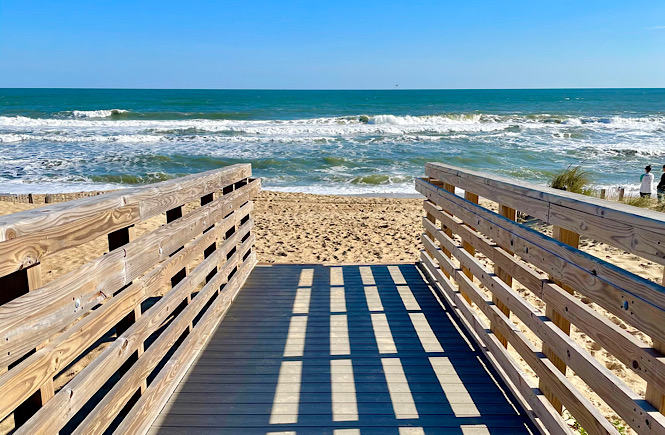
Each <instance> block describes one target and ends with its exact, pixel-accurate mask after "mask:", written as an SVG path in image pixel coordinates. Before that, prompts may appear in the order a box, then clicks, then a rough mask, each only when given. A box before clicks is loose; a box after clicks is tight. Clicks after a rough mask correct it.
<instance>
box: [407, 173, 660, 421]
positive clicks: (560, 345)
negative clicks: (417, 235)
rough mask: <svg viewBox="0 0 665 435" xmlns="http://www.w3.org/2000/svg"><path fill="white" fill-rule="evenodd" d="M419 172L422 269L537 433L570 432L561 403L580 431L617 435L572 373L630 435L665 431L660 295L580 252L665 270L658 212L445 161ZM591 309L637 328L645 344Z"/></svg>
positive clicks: (637, 279) (653, 287)
mask: <svg viewBox="0 0 665 435" xmlns="http://www.w3.org/2000/svg"><path fill="white" fill-rule="evenodd" d="M425 174H426V176H427V178H426V179H418V180H417V181H416V189H417V190H418V191H419V192H420V193H422V194H423V195H424V196H425V197H426V198H427V199H426V201H425V203H424V208H425V211H426V217H425V218H423V225H424V228H425V233H424V234H423V237H422V240H423V243H424V246H425V250H424V251H423V252H422V256H421V259H422V263H423V266H424V269H425V270H426V272H427V274H428V275H429V276H430V278H431V279H432V280H433V281H434V284H435V286H436V288H437V289H438V291H439V293H440V294H441V295H442V296H443V297H444V298H445V299H446V300H447V301H448V302H449V303H450V304H451V305H452V306H454V308H455V310H456V312H457V314H458V316H459V317H460V318H461V319H462V320H463V322H464V323H466V325H467V327H468V328H469V329H470V330H472V331H475V333H476V338H477V340H478V341H479V343H480V345H481V347H482V348H483V349H484V350H485V351H486V354H487V355H488V358H489V360H490V361H491V362H492V363H493V365H494V366H495V367H496V368H497V370H498V371H499V373H500V374H501V376H502V377H503V378H504V380H506V382H507V383H508V384H509V385H510V386H511V388H512V389H513V391H514V392H515V393H516V395H518V397H520V398H521V399H522V401H523V403H524V404H525V406H527V407H528V408H530V409H531V411H532V416H533V417H534V421H536V422H537V424H539V425H540V426H541V428H542V429H543V431H544V432H549V433H566V432H569V429H568V427H567V425H566V423H565V422H564V421H563V420H562V418H561V417H560V415H559V414H560V413H561V410H562V407H565V408H566V409H567V410H568V411H569V412H570V413H571V414H572V416H573V417H574V418H575V419H576V420H577V422H578V423H579V424H580V425H581V426H582V427H583V428H584V429H585V430H586V431H587V433H590V434H602V433H613V434H616V433H618V431H617V428H616V427H615V426H614V425H613V424H612V423H610V422H608V420H607V419H606V418H604V416H603V415H602V414H601V413H600V411H599V410H598V409H596V408H595V407H594V406H593V405H592V404H591V403H590V401H589V400H588V398H587V397H585V394H584V392H583V391H580V390H579V389H577V388H576V387H575V386H574V385H573V383H572V382H571V381H570V380H569V379H568V378H567V377H566V375H565V373H566V371H567V369H570V370H572V371H573V372H574V373H575V374H576V375H577V376H579V378H581V379H582V380H583V381H584V382H585V383H586V384H587V385H588V386H589V387H590V388H591V389H592V390H593V391H594V392H595V393H596V394H597V395H598V396H599V397H600V398H601V399H602V400H603V401H604V402H606V403H607V404H608V405H609V406H610V407H611V408H612V409H613V410H614V411H615V412H616V414H617V415H619V416H620V417H621V418H622V419H623V420H624V421H625V422H626V423H627V424H628V425H629V426H630V427H632V428H633V429H634V430H635V431H636V432H637V433H650V434H664V433H665V416H664V415H663V414H662V412H663V411H665V401H664V396H663V393H665V357H664V356H663V353H664V352H665V344H664V343H665V288H663V287H662V286H661V285H659V284H658V283H654V282H651V281H649V280H647V279H644V278H642V277H639V276H637V275H635V274H633V273H631V272H628V271H626V270H624V269H622V268H620V267H618V266H616V265H613V264H611V263H609V262H607V261H605V260H603V259H600V258H597V257H594V256H591V255H589V254H586V253H584V252H582V251H581V250H579V249H578V243H579V239H580V235H582V236H585V237H588V238H590V239H593V240H597V241H600V242H603V243H606V244H609V245H612V246H615V247H617V248H620V249H621V250H624V251H627V252H630V253H632V254H635V255H638V256H640V257H643V258H645V259H647V260H649V261H652V262H655V263H657V264H661V265H662V264H665V219H664V218H663V216H664V215H663V214H662V213H657V212H653V211H650V210H645V209H638V208H635V207H629V206H626V205H623V204H619V203H613V202H608V201H603V200H601V199H597V198H591V197H586V196H582V195H578V194H573V193H567V192H563V191H559V190H554V189H549V188H543V187H540V186H535V185H530V184H527V183H520V182H517V181H514V180H509V179H505V178H500V177H495V176H490V175H488V174H483V173H478V172H473V171H467V170H464V169H460V168H456V167H452V166H448V165H444V164H434V163H428V164H427V165H426V167H425ZM456 187H457V188H460V189H463V190H464V192H465V193H464V197H463V198H462V197H460V196H458V195H456V194H455V188H456ZM479 197H482V198H485V199H487V200H489V201H493V202H494V203H496V205H497V208H498V209H497V212H495V211H492V210H490V209H489V208H486V207H485V206H483V205H479ZM518 211H519V212H521V213H524V214H528V215H530V216H533V217H535V218H537V219H539V220H541V221H542V222H543V223H545V224H548V225H553V230H552V236H548V235H546V234H545V233H543V232H540V231H536V230H535V229H533V228H530V227H527V226H525V225H523V224H520V223H518V222H516V212H518ZM476 253H478V254H482V256H483V257H485V258H486V259H487V260H489V265H487V264H486V263H484V262H483V261H481V259H480V256H479V255H476ZM485 258H483V260H484V259H485ZM514 281H516V282H519V283H520V284H521V285H522V286H523V287H525V288H526V289H528V291H529V292H531V293H532V294H533V295H534V296H535V297H536V298H539V299H540V300H541V301H542V302H543V304H544V306H545V309H544V312H543V311H541V310H540V309H538V308H537V307H535V306H534V305H532V304H531V303H529V302H528V301H527V299H526V298H525V297H523V295H522V294H521V293H520V292H518V291H517V290H515V289H514V288H513V287H514V285H513V284H514ZM575 292H577V293H579V295H581V296H584V297H585V298H588V300H585V301H583V300H582V299H581V298H580V297H576V296H575ZM590 302H592V303H595V304H597V305H598V306H600V307H602V308H604V309H605V310H607V311H608V312H609V313H612V314H613V315H615V316H617V317H618V318H620V319H621V320H623V321H624V322H626V323H627V324H628V325H631V326H633V327H635V328H637V329H639V330H640V331H642V332H644V333H645V334H646V335H648V336H649V337H651V338H652V340H653V345H651V344H650V343H645V342H644V341H642V340H640V339H639V338H638V337H636V336H634V335H633V334H631V333H630V332H629V331H627V330H626V329H623V328H621V327H620V326H619V325H617V324H615V323H614V322H612V320H611V319H610V318H609V317H608V316H605V315H603V314H601V312H600V311H598V310H595V309H594V308H593V307H592V306H589V303H590ZM481 313H482V314H481ZM571 324H573V325H575V327H577V328H578V329H579V330H580V331H581V332H583V333H584V334H586V335H588V337H590V338H591V339H592V340H594V341H595V342H596V343H597V344H598V345H599V346H601V347H602V348H604V349H605V350H606V351H607V352H609V353H610V354H612V355H614V356H615V357H616V358H617V359H618V360H619V361H620V362H621V363H623V364H624V365H625V367H626V370H632V371H633V372H635V373H636V374H637V375H639V376H640V377H642V378H643V379H644V381H646V383H647V389H646V395H645V396H641V395H640V394H638V393H637V392H635V391H633V390H632V389H631V388H630V387H629V386H627V385H626V384H625V383H624V382H622V381H621V380H620V379H619V378H618V377H617V376H615V375H614V374H613V373H612V371H611V370H609V369H608V368H606V367H605V366H604V365H603V364H602V363H601V362H599V361H598V360H597V359H596V358H594V357H593V356H592V355H591V354H590V353H588V352H587V351H586V350H585V349H584V348H582V347H581V346H580V345H579V344H577V343H576V342H575V341H574V340H573V339H572V338H571V337H570V336H569V335H570V327H571ZM520 328H524V329H525V330H527V331H529V332H530V334H533V336H535V337H536V338H535V341H536V343H537V345H536V344H534V341H533V339H531V338H529V337H528V336H527V335H526V334H525V333H524V332H523V330H522V329H520ZM508 344H510V345H511V346H512V348H513V349H514V350H515V351H516V352H517V353H518V354H519V356H520V357H521V358H522V359H523V362H524V363H526V364H527V365H528V366H529V367H530V368H531V369H532V370H533V372H535V374H536V376H537V377H538V384H533V383H532V382H531V381H530V378H529V377H528V376H527V375H526V373H525V372H524V370H523V368H522V367H521V365H520V363H518V361H517V359H516V358H514V357H513V356H512V354H511V352H509V351H508V349H507V347H508Z"/></svg>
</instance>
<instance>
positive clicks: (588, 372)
mask: <svg viewBox="0 0 665 435" xmlns="http://www.w3.org/2000/svg"><path fill="white" fill-rule="evenodd" d="M444 237H447V236H444ZM448 239H449V240H447V246H448V249H449V250H450V251H451V252H453V254H454V256H455V257H457V259H458V260H459V261H460V264H464V265H465V266H466V267H468V268H469V270H471V271H472V272H473V274H474V276H475V277H476V278H478V279H479V280H480V282H481V283H482V284H483V285H485V287H486V288H488V289H489V290H490V291H491V292H492V293H493V294H495V295H497V296H498V297H499V298H500V299H501V300H502V301H503V302H504V304H506V306H508V307H509V308H510V309H511V311H512V312H513V313H515V315H516V316H517V317H518V318H519V319H520V320H521V321H522V322H524V324H525V325H526V326H527V327H529V329H531V330H532V331H533V332H534V333H535V334H536V336H538V338H540V339H541V340H542V341H543V343H547V345H548V347H550V348H551V349H552V350H553V351H554V352H555V354H556V355H557V356H559V357H560V358H561V357H562V356H565V358H564V360H565V361H566V362H567V363H568V365H569V366H570V367H571V368H572V370H574V371H575V373H576V374H577V375H578V376H579V377H580V378H581V379H582V380H584V381H585V382H586V383H587V384H588V385H593V388H594V390H595V391H596V393H597V394H598V395H599V396H600V397H601V398H602V399H603V400H604V401H605V402H606V403H608V404H609V405H610V406H612V408H613V409H614V411H615V412H617V414H619V415H620V416H621V417H622V418H623V419H624V420H625V421H627V422H630V423H631V426H633V427H646V428H649V430H661V431H664V432H665V416H663V415H662V414H659V413H657V412H653V411H652V410H651V409H649V406H648V405H647V406H645V404H644V403H643V401H642V400H641V397H639V396H638V395H637V394H636V393H635V392H633V391H632V390H631V389H630V388H628V387H627V386H626V385H625V384H624V383H623V382H622V381H621V380H620V379H619V378H618V377H616V376H615V375H614V374H613V373H612V372H610V371H609V370H608V369H607V368H605V366H603V365H602V364H601V363H600V362H598V361H597V360H596V359H595V358H593V357H591V356H590V355H588V354H587V353H586V352H585V351H584V350H582V349H581V348H580V346H579V345H577V344H576V343H575V342H574V341H573V340H572V339H571V338H570V337H569V336H568V335H567V334H565V333H564V332H563V331H561V329H560V328H559V327H558V326H556V325H555V324H554V323H553V322H551V321H550V320H549V319H548V320H543V319H542V318H541V315H540V314H539V312H538V311H537V310H536V309H535V308H533V307H532V306H531V305H530V304H529V303H527V302H526V301H525V300H524V299H522V298H521V297H520V296H519V294H518V293H517V292H515V291H514V290H513V289H512V288H509V287H508V286H507V285H506V284H505V283H504V282H503V281H501V280H500V279H499V278H498V277H497V276H496V275H494V274H491V273H490V272H489V271H487V270H486V269H485V268H484V266H483V265H482V264H480V262H479V261H478V260H477V259H475V258H474V257H471V256H470V255H469V254H468V253H467V252H466V251H465V250H464V249H462V247H461V246H456V245H455V242H454V241H453V240H452V239H450V238H448ZM460 276H461V275H460V274H458V279H457V282H458V283H459V282H461V281H462V280H461V278H459V277H460ZM465 277H466V276H464V278H465ZM550 387H551V385H550ZM571 412H572V410H571Z"/></svg>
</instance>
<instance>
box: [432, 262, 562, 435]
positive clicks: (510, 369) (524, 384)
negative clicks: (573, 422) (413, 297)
mask: <svg viewBox="0 0 665 435" xmlns="http://www.w3.org/2000/svg"><path fill="white" fill-rule="evenodd" d="M421 260H422V263H423V265H424V267H425V271H426V273H427V274H428V275H429V277H430V279H432V280H433V281H434V282H435V283H436V284H438V285H437V286H436V287H435V288H436V289H437V290H438V293H439V294H440V295H441V296H442V297H444V298H445V299H446V300H447V301H448V303H449V304H450V305H451V306H453V307H455V308H457V309H458V310H459V312H460V314H461V316H462V318H463V319H465V320H466V323H467V325H469V327H470V328H472V329H473V330H475V332H476V334H475V336H476V337H478V339H479V340H480V341H479V342H478V344H479V345H480V346H481V348H484V347H485V346H487V348H488V350H487V352H488V353H489V354H490V355H491V356H493V359H490V361H497V362H498V364H497V366H496V368H497V370H499V373H505V375H506V376H507V378H508V379H507V380H508V381H510V383H511V384H512V385H513V386H515V388H516V389H517V391H518V392H519V393H521V394H520V395H521V397H522V398H524V400H525V401H526V404H527V405H529V406H530V407H531V409H532V410H533V412H534V413H535V416H536V417H537V418H538V419H540V421H541V422H542V424H543V425H544V427H545V429H547V431H549V432H550V433H557V434H572V431H571V430H570V429H569V428H568V425H567V424H566V423H565V422H564V421H563V420H562V419H561V417H560V416H559V415H558V414H557V413H556V411H555V410H554V408H552V405H551V404H550V403H549V402H548V401H547V399H546V398H545V397H544V396H543V394H542V392H540V391H539V390H538V389H537V387H535V386H534V385H531V383H530V382H529V381H528V375H527V374H526V373H525V372H524V371H523V370H521V369H520V368H519V367H518V366H517V365H516V364H515V362H514V361H513V359H512V357H511V356H510V355H509V354H508V351H507V350H506V349H505V348H504V346H503V344H502V343H501V342H500V341H499V340H498V339H497V338H496V336H494V334H491V333H488V327H487V325H485V324H484V323H483V322H482V321H481V320H480V318H479V317H478V315H477V314H476V313H475V312H474V311H473V309H472V308H471V305H470V304H469V303H468V302H467V301H466V299H465V298H463V297H462V295H461V293H460V292H459V290H457V289H455V287H454V285H453V284H452V282H451V281H450V280H449V279H448V278H447V277H446V276H445V275H444V274H443V273H441V269H439V268H438V267H437V265H436V264H435V263H434V259H433V258H431V257H429V255H428V254H427V253H426V251H424V252H421ZM444 267H445V266H444ZM478 301H479V302H480V299H478ZM479 306H482V305H479ZM519 333H520V332H519V331H517V332H516V334H519ZM536 423H538V422H536Z"/></svg>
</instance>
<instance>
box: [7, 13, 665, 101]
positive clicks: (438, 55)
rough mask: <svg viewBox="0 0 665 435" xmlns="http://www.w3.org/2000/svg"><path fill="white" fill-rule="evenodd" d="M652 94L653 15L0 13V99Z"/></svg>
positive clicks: (661, 53)
mask: <svg viewBox="0 0 665 435" xmlns="http://www.w3.org/2000/svg"><path fill="white" fill-rule="evenodd" d="M396 84H399V87H400V88H443V89H448V88H551V87H665V1H663V0H657V1H639V0H635V1H630V2H629V1H625V0H623V1H614V0H605V1H586V0H577V1H567V0H563V1H558V2H541V1H534V0H531V1H511V2H508V1H505V2H499V1H488V0H484V1H480V0H477V1H460V0H457V1H417V0H411V1H399V2H391V1H374V0H355V1H344V0H336V1H326V2H317V1H312V0H310V1H250V0H245V1H201V0H188V1H182V0H180V1H170V0H159V1H152V0H144V1H141V0H134V1H122V0H115V1H104V2H101V1H94V0H87V1H30V0H20V1H15V0H0V87H116V88H118V87H120V88H277V89H384V88H395V85H396Z"/></svg>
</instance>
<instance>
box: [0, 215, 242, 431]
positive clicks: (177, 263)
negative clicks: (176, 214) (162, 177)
mask: <svg viewBox="0 0 665 435" xmlns="http://www.w3.org/2000/svg"><path fill="white" fill-rule="evenodd" d="M245 211H247V210H245ZM236 219H237V216H231V217H229V218H227V219H226V220H224V221H222V222H220V223H219V224H218V225H219V227H218V228H215V230H214V231H212V232H208V233H206V234H204V235H201V236H200V237H199V238H197V239H196V240H194V241H192V242H190V243H188V244H187V245H186V246H185V247H184V249H183V250H182V251H180V252H178V253H177V254H176V255H174V256H173V257H169V258H168V260H167V261H165V262H164V263H162V264H161V265H159V266H158V267H157V268H155V269H154V270H152V271H150V273H149V274H147V275H146V276H143V277H141V278H139V279H138V280H135V281H134V282H133V283H132V285H130V286H129V287H127V288H126V289H124V290H123V291H122V292H120V293H119V294H117V295H115V296H114V297H113V298H112V299H111V300H110V301H108V302H107V303H105V304H104V305H102V306H101V307H100V308H99V309H97V310H95V311H93V312H92V313H91V314H90V315H89V316H87V317H85V318H84V319H82V320H81V321H80V322H78V323H77V324H76V325H75V326H73V327H72V328H70V329H68V330H67V331H66V332H64V333H63V334H61V335H59V336H58V337H56V338H55V340H53V341H52V342H50V343H49V344H48V345H47V346H46V347H45V348H43V349H40V350H39V351H37V352H36V353H35V354H33V355H31V356H30V357H28V358H27V359H26V360H25V361H22V362H21V363H20V364H19V365H18V366H16V367H15V368H13V369H12V370H11V371H10V372H7V373H4V374H3V375H2V376H0V398H1V399H0V416H1V417H0V418H2V417H4V416H6V415H7V414H8V413H9V412H11V410H12V409H13V408H14V406H15V404H16V403H20V402H21V401H22V400H24V399H25V398H26V397H28V396H29V395H30V394H32V393H33V392H34V391H35V389H36V388H37V387H38V385H40V384H41V383H42V382H44V380H43V379H44V378H49V377H52V376H54V375H55V374H56V373H58V372H59V371H60V370H62V369H63V368H65V367H66V366H67V365H68V364H70V363H71V362H72V361H73V360H74V359H75V358H76V357H78V356H79V354H80V352H82V351H84V350H85V349H87V348H88V347H89V346H91V345H92V344H93V343H94V342H95V341H96V340H98V339H99V338H100V337H101V336H102V335H103V334H104V332H105V331H107V330H109V328H111V327H112V326H113V325H114V324H116V323H117V322H118V321H119V320H121V319H122V318H124V317H125V316H126V315H127V314H128V313H129V312H130V311H132V310H133V309H134V307H136V306H137V305H140V304H141V303H142V302H143V301H145V300H146V299H147V298H149V297H151V296H153V295H154V294H155V293H156V292H157V291H158V290H160V289H161V288H162V287H164V285H165V284H166V283H167V282H168V280H169V279H170V277H171V275H172V273H173V271H175V270H180V269H181V268H182V266H183V265H184V264H188V263H190V262H191V261H192V260H193V259H194V258H195V257H196V256H197V255H200V252H201V251H202V250H203V247H204V246H207V245H208V244H209V243H210V241H211V240H214V239H215V238H217V237H220V236H221V235H222V234H223V233H224V232H225V231H226V229H227V228H228V226H229V225H230V224H231V223H232V222H233V221H234V220H236ZM130 326H131V325H130ZM26 380H30V381H31V382H26Z"/></svg>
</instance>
